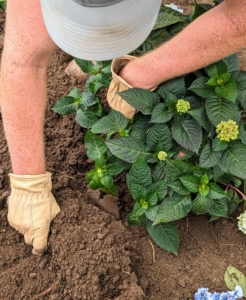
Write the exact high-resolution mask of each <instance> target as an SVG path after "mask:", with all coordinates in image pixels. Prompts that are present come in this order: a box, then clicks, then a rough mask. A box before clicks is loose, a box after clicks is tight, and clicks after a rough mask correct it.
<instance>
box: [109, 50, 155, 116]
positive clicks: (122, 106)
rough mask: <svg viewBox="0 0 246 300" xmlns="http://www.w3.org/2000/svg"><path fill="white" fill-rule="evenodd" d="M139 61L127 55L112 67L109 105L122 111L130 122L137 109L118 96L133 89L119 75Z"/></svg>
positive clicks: (115, 61) (116, 61)
mask: <svg viewBox="0 0 246 300" xmlns="http://www.w3.org/2000/svg"><path fill="white" fill-rule="evenodd" d="M135 59H137V57H135V56H130V55H125V56H122V57H119V58H116V59H114V60H113V62H112V65H111V72H112V81H111V83H110V86H109V89H108V94H107V100H108V104H109V105H110V106H111V107H112V108H113V109H115V110H117V111H120V112H121V113H122V114H123V115H124V116H125V117H126V118H127V119H128V120H131V119H132V118H133V116H134V114H135V113H136V109H135V108H134V107H132V106H131V105H130V104H128V103H127V102H126V101H125V100H124V99H123V98H121V97H120V95H118V94H117V93H118V92H122V91H125V90H128V89H131V88H133V87H132V86H131V85H130V84H128V83H127V82H126V81H125V80H124V79H123V78H121V77H120V76H119V75H118V74H119V73H120V71H121V70H122V69H123V68H124V67H125V66H126V65H127V64H128V63H129V62H130V61H132V60H135ZM156 88H157V87H156V86H155V87H153V88H151V89H150V91H154V90H155V89H156Z"/></svg>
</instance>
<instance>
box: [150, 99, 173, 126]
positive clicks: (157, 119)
mask: <svg viewBox="0 0 246 300" xmlns="http://www.w3.org/2000/svg"><path fill="white" fill-rule="evenodd" d="M172 116H173V113H172V112H170V111H169V110H168V108H167V107H165V104H164V103H159V104H157V105H156V107H155V108H154V109H153V112H152V114H151V120H150V122H151V123H166V122H168V121H169V120H171V119H172Z"/></svg>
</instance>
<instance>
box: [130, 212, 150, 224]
mask: <svg viewBox="0 0 246 300" xmlns="http://www.w3.org/2000/svg"><path fill="white" fill-rule="evenodd" d="M127 222H128V223H129V224H130V225H132V226H140V225H143V224H145V223H146V217H145V215H141V216H136V215H135V214H134V213H133V212H130V213H129V214H128V216H127Z"/></svg>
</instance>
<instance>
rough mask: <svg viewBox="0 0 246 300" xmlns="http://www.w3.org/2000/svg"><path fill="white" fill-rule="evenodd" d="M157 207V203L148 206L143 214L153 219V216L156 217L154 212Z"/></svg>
mask: <svg viewBox="0 0 246 300" xmlns="http://www.w3.org/2000/svg"><path fill="white" fill-rule="evenodd" d="M158 209H159V206H158V205H155V206H150V207H149V208H148V209H147V211H146V212H145V216H146V217H147V218H148V219H149V220H150V221H152V222H153V221H154V219H155V217H156V213H157V211H158Z"/></svg>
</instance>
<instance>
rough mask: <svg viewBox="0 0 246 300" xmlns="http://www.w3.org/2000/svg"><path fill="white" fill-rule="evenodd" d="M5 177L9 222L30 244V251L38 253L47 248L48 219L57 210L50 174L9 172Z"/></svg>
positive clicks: (49, 219) (50, 219)
mask: <svg viewBox="0 0 246 300" xmlns="http://www.w3.org/2000/svg"><path fill="white" fill-rule="evenodd" d="M9 177H10V184H11V195H10V197H9V205H8V221H9V224H10V225H11V226H12V227H13V228H14V229H16V230H17V231H19V232H20V233H21V234H23V235H24V237H25V242H26V243H27V244H29V245H32V246H33V250H32V253H33V254H36V255H42V254H43V253H44V252H45V251H46V248H47V237H48V233H49V228H50V222H51V221H52V220H53V219H54V218H55V217H56V215H57V214H58V213H59V211H60V207H59V206H58V204H57V202H56V200H55V198H54V196H53V195H52V193H51V189H52V183H51V173H48V172H46V173H45V174H41V175H15V174H9Z"/></svg>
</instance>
